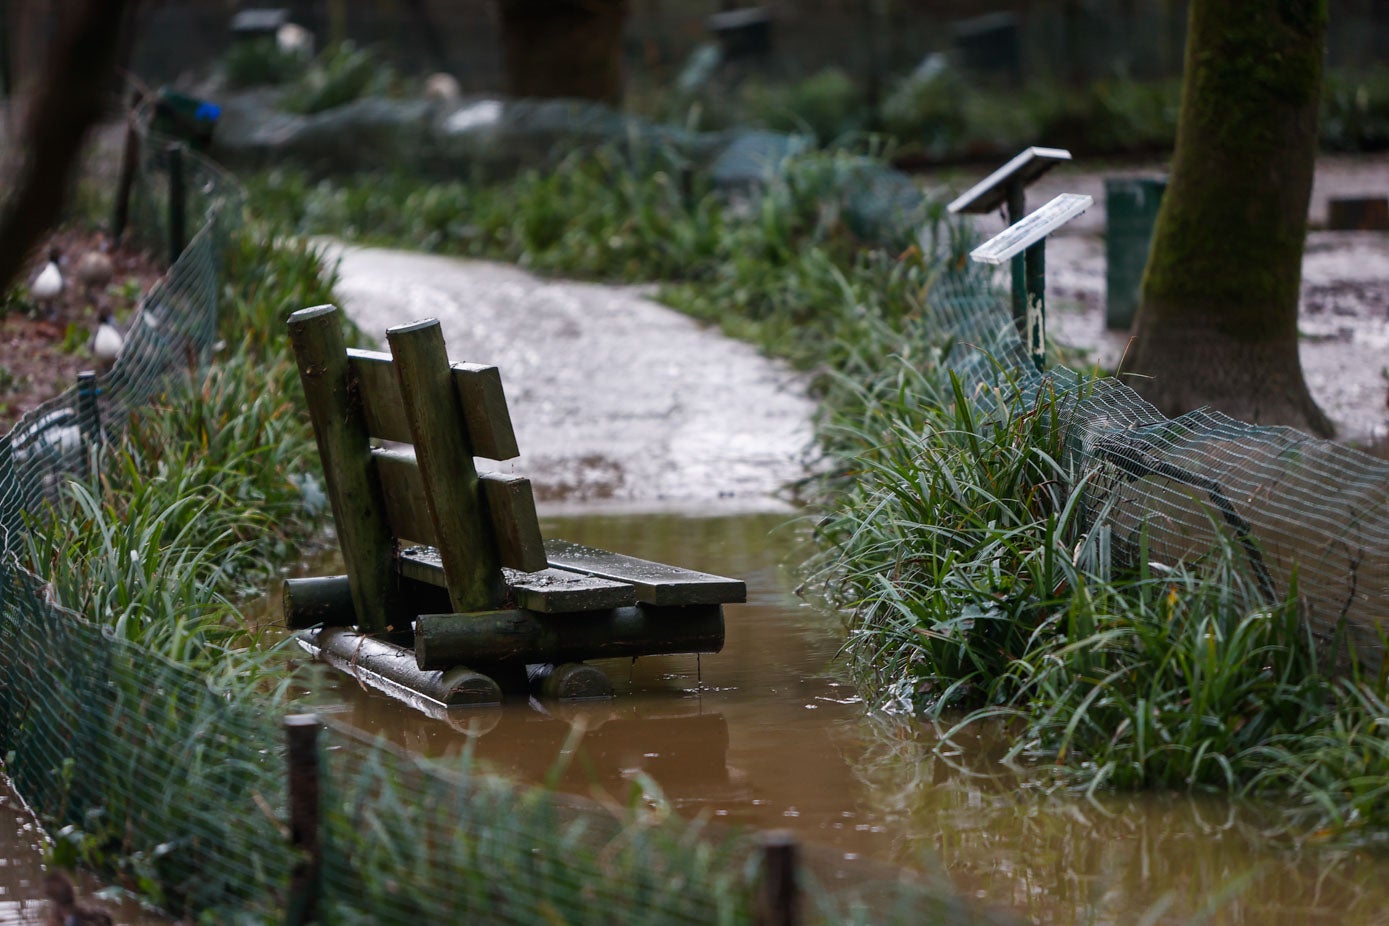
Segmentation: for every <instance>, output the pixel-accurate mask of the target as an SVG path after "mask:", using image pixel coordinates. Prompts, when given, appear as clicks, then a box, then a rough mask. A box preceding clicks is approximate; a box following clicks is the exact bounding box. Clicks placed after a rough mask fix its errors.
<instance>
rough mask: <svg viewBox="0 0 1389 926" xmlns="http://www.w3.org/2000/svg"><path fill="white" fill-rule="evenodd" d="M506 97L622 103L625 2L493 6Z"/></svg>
mask: <svg viewBox="0 0 1389 926" xmlns="http://www.w3.org/2000/svg"><path fill="white" fill-rule="evenodd" d="M497 6H498V8H499V10H500V12H501V27H502V55H503V58H504V60H505V62H506V79H507V92H508V93H510V94H511V95H512V96H515V97H546V98H552V97H574V98H578V99H585V100H598V101H600V102H604V103H614V104H616V103H620V102H621V101H622V26H623V23H624V21H625V20H626V18H627V0H497Z"/></svg>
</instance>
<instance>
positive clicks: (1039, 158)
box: [946, 147, 1071, 334]
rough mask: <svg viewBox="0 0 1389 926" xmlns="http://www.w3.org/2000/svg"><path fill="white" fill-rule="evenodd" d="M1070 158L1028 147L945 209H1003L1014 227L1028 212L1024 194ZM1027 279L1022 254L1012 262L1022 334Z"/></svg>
mask: <svg viewBox="0 0 1389 926" xmlns="http://www.w3.org/2000/svg"><path fill="white" fill-rule="evenodd" d="M1070 159H1071V152H1069V151H1067V150H1066V149H1065V148H1037V147H1032V148H1028V149H1027V150H1025V151H1023V152H1022V153H1020V154H1019V155H1018V156H1017V157H1015V158H1013V159H1012V160H1011V161H1009V162H1008V163H1007V164H1004V165H1003V166H1002V167H1000V168H999V169H998V170H996V171H994V172H993V173H991V174H989V175H988V176H987V177H985V178H984V179H983V180H980V181H979V182H978V183H976V184H975V185H974V186H972V187H970V188H969V189H968V190H966V191H965V192H963V193H961V194H960V195H959V196H957V197H956V198H955V201H954V202H952V203H951V204H950V205H949V206H947V207H946V208H947V209H949V210H950V212H951V214H953V215H959V214H970V215H979V214H983V213H987V212H992V211H993V210H995V209H997V208H998V207H999V206H1003V207H1004V208H1005V211H1006V213H1007V216H1008V224H1009V225H1014V224H1016V223H1018V222H1020V221H1022V217H1023V215H1024V213H1025V211H1026V198H1025V196H1024V194H1023V191H1024V190H1025V189H1026V188H1027V186H1028V185H1029V184H1031V183H1032V182H1033V181H1034V180H1036V179H1037V178H1038V177H1041V176H1042V175H1043V174H1045V173H1046V172H1047V171H1049V170H1051V169H1052V168H1053V167H1055V166H1056V165H1057V164H1060V163H1062V162H1064V161H1069V160H1070ZM1026 279H1027V270H1026V261H1025V259H1024V257H1023V255H1022V254H1019V255H1017V257H1016V258H1015V259H1014V260H1013V320H1014V321H1016V322H1017V324H1018V333H1019V334H1024V333H1025V331H1026V327H1025V326H1026V320H1027V300H1026V297H1025V296H1024V295H1023V294H1024V293H1025V292H1028V291H1030V290H1029V289H1028V287H1027V283H1026Z"/></svg>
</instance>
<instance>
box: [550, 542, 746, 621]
mask: <svg viewBox="0 0 1389 926" xmlns="http://www.w3.org/2000/svg"><path fill="white" fill-rule="evenodd" d="M545 556H546V558H547V559H549V561H550V565H551V566H552V567H554V568H555V569H563V570H566V571H569V572H573V573H577V574H581V575H587V576H594V577H596V578H601V579H611V580H613V581H616V582H627V583H630V584H631V585H632V586H633V587H634V588H635V589H636V595H637V600H638V601H641V602H645V603H647V604H653V605H662V606H667V605H690V604H725V603H729V602H740V601H747V600H748V592H747V586H746V585H745V584H744V583H743V582H741V581H739V580H738V579H728V578H724V577H723V576H716V575H711V574H709V573H707V572H695V571H693V570H690V569H681V568H680V567H678V566H667V565H665V564H663V563H653V562H651V561H650V560H644V559H637V558H636V557H634V556H623V555H622V554H620V553H609V552H608V551H607V550H600V549H598V548H597V547H588V546H584V545H582V544H578V543H571V542H570V541H568V540H547V541H545Z"/></svg>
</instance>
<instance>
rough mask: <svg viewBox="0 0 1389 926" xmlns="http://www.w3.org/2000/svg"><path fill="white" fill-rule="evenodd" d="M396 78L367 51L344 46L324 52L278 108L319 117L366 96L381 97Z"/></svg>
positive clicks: (347, 43)
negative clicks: (320, 114)
mask: <svg viewBox="0 0 1389 926" xmlns="http://www.w3.org/2000/svg"><path fill="white" fill-rule="evenodd" d="M395 80H396V78H395V74H394V72H393V71H392V70H391V68H390V66H389V65H387V64H386V63H385V62H384V61H382V60H381V58H380V57H379V56H378V55H377V54H376V52H374V51H372V50H371V49H369V48H358V47H357V46H356V45H354V44H353V43H351V42H343V43H341V44H339V45H335V46H333V47H332V48H328V49H325V50H324V52H323V54H321V55H320V56H319V57H318V58H317V59H315V61H314V62H313V64H312V65H311V66H310V67H309V68H308V69H307V70H306V71H305V72H304V73H303V74H302V75H301V76H300V77H299V79H298V80H297V81H295V83H294V84H293V85H291V86H290V87H289V88H288V89H286V90H285V92H284V94H283V95H282V96H281V97H280V106H281V107H283V108H284V109H285V110H287V111H289V112H293V113H305V114H309V113H318V112H323V111H324V110H326V109H332V108H334V107H335V106H341V105H343V104H344V103H351V102H352V101H353V100H358V99H361V98H362V97H365V96H373V95H377V96H379V95H384V94H385V93H387V92H388V91H389V90H390V88H391V86H392V84H393V83H394V82H395Z"/></svg>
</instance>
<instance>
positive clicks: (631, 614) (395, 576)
mask: <svg viewBox="0 0 1389 926" xmlns="http://www.w3.org/2000/svg"><path fill="white" fill-rule="evenodd" d="M289 328H290V339H291V343H292V344H293V346H294V353H295V358H296V361H297V363H298V366H299V374H300V380H301V382H302V383H303V387H304V394H305V398H306V400H307V403H308V408H309V416H310V418H311V419H312V421H313V426H314V435H315V438H316V440H317V443H318V450H319V454H320V456H321V458H322V461H323V469H324V476H325V481H326V483H327V493H328V498H329V500H330V502H331V504H332V509H333V518H334V521H335V523H336V526H337V533H338V540H339V543H340V545H341V548H342V555H343V561H344V564H345V566H346V570H347V574H346V575H345V576H331V577H324V578H315V579H294V580H290V581H289V582H286V583H285V592H284V610H285V616H286V620H287V621H288V623H289V625H290V626H291V627H292V628H294V629H297V630H301V631H304V632H305V634H306V635H305V639H306V640H307V641H308V642H309V643H311V644H315V645H316V644H322V646H321V647H320V649H321V650H322V651H323V653H324V655H325V656H326V657H328V658H330V659H334V658H335V657H336V658H335V661H337V662H338V663H339V664H341V665H344V666H349V665H350V666H357V662H354V657H358V658H359V656H360V654H361V653H362V652H365V651H367V650H369V651H370V652H371V653H372V660H371V667H370V672H371V673H372V674H374V675H377V676H382V677H384V678H385V679H386V680H387V682H389V684H383V685H382V687H386V688H390V687H391V686H396V687H404V688H406V689H408V690H410V691H412V692H414V693H415V694H417V695H421V696H424V697H428V698H430V699H432V700H434V701H441V702H443V703H445V704H451V703H477V702H479V701H488V700H495V699H496V698H498V697H499V696H500V686H498V685H497V684H496V681H495V679H494V678H492V676H496V677H499V678H502V679H503V680H509V679H519V678H526V677H530V678H531V679H533V680H534V679H537V678H538V679H544V680H548V688H547V690H548V691H549V692H550V693H557V694H560V695H565V694H568V695H573V696H598V695H603V694H606V693H610V692H611V686H610V685H609V684H608V682H607V679H606V677H605V676H603V675H602V673H601V672H599V671H598V670H597V669H595V668H593V667H589V666H582V665H574V663H577V662H579V661H580V660H583V659H587V658H602V657H609V656H632V657H635V656H642V655H651V654H657V653H692V652H697V653H707V652H717V651H718V650H719V649H720V648H722V646H723V609H722V606H723V604H725V603H727V602H735V601H744V600H745V599H746V588H745V586H744V584H743V583H742V582H741V581H738V580H736V579H727V578H723V577H721V576H713V575H708V574H706V573H701V572H693V571H690V570H686V569H681V568H679V567H675V566H667V565H664V564H661V563H653V562H649V561H647V560H642V559H636V558H634V557H629V556H622V555H619V554H616V553H609V552H607V551H605V550H598V549H595V548H592V547H585V546H580V545H578V544H573V543H569V542H567V541H563V540H548V541H546V540H543V539H542V538H541V534H540V525H539V520H538V519H537V517H536V510H535V498H534V494H533V493H532V490H531V484H530V480H528V479H526V478H524V477H521V476H515V475H508V474H502V473H492V472H486V471H483V472H479V471H478V470H477V468H476V463H475V460H476V459H478V458H481V459H484V460H493V461H498V462H500V461H505V460H509V459H512V458H514V457H515V456H517V455H518V453H519V451H518V448H517V445H516V437H515V434H514V432H513V430H512V427H511V416H510V412H509V411H508V408H507V404H506V396H505V394H504V393H503V391H502V382H501V376H500V374H499V372H498V371H497V368H496V367H492V366H484V365H480V364H473V363H450V362H449V360H448V356H447V353H446V350H445V347H444V338H443V333H442V330H441V328H440V325H439V322H438V321H437V320H435V319H426V320H424V321H419V322H413V323H411V324H408V325H401V326H398V327H395V328H392V329H390V330H389V331H388V332H387V335H386V339H387V342H388V344H389V346H390V349H391V350H390V353H381V352H376V351H364V350H355V349H349V348H348V347H347V346H346V344H345V341H344V337H343V333H342V321H341V318H340V315H339V313H338V310H337V309H335V308H334V307H333V306H317V307H314V308H309V309H304V310H302V311H299V312H296V313H294V314H293V315H292V316H291V317H290V320H289ZM316 627H332V628H352V629H351V630H350V631H347V632H343V631H341V630H335V631H334V632H332V633H320V632H317V631H315V630H314V628H316ZM368 638H369V639H368ZM364 647H365V648H366V649H364ZM383 647H384V649H383ZM406 654H409V655H411V656H412V658H411V659H410V660H409V665H408V666H407V665H406V664H405V663H404V662H402V661H401V657H403V656H404V655H406ZM557 662H559V663H564V665H561V666H560V667H559V670H556V671H548V670H546V669H545V668H540V669H537V665H542V664H546V663H557ZM397 663H399V664H400V666H399V670H398V671H396V670H394V669H393V668H392V666H395V665H396V664H397ZM526 667H529V670H528V671H527V672H522V671H521V670H522V669H525V668H526ZM358 668H359V669H360V667H358Z"/></svg>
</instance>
